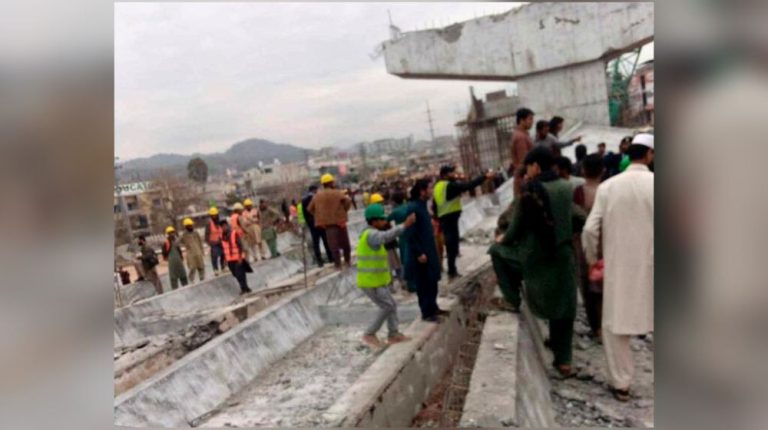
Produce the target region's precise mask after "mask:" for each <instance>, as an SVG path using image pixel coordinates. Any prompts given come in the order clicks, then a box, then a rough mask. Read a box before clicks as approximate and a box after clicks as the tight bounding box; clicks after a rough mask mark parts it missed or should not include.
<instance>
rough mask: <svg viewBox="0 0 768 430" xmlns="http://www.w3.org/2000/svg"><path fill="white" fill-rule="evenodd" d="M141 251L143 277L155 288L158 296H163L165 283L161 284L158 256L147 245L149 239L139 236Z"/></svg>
mask: <svg viewBox="0 0 768 430" xmlns="http://www.w3.org/2000/svg"><path fill="white" fill-rule="evenodd" d="M139 251H140V252H141V257H140V260H141V269H142V272H141V273H142V276H143V277H144V279H146V280H147V281H149V282H151V283H152V285H154V286H155V292H157V294H163V283H162V282H160V276H158V275H157V265H158V263H159V261H157V254H155V250H154V249H152V247H151V246H149V245H147V238H145V237H144V236H143V235H142V236H139Z"/></svg>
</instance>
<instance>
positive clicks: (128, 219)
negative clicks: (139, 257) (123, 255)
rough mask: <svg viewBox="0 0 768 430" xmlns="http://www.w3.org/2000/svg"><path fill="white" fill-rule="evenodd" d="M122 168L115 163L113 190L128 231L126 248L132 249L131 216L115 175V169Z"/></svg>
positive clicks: (116, 158)
mask: <svg viewBox="0 0 768 430" xmlns="http://www.w3.org/2000/svg"><path fill="white" fill-rule="evenodd" d="M119 159H120V158H119V157H115V161H117V160H119ZM122 168H123V166H118V165H117V164H115V190H116V192H117V201H118V202H119V204H120V213H121V214H122V217H123V221H124V222H125V229H126V231H127V232H128V250H129V251H133V249H134V247H133V228H132V227H131V217H130V216H128V205H126V204H125V196H123V193H122V190H121V189H120V180H119V179H118V177H117V170H118V169H122Z"/></svg>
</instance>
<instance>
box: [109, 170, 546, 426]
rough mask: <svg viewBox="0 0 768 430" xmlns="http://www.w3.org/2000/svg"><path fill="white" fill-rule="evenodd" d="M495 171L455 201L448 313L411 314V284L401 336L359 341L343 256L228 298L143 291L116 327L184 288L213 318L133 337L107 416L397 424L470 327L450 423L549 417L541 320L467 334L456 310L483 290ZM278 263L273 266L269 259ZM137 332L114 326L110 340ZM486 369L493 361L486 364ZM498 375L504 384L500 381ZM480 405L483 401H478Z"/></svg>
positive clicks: (358, 300)
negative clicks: (308, 276)
mask: <svg viewBox="0 0 768 430" xmlns="http://www.w3.org/2000/svg"><path fill="white" fill-rule="evenodd" d="M504 185H505V186H504V187H502V188H500V189H499V190H497V193H496V195H490V196H483V197H481V198H476V199H473V200H471V201H470V202H468V203H467V204H465V207H464V214H463V216H462V224H461V226H460V228H461V231H462V236H463V237H467V238H469V239H468V240H469V241H470V243H467V244H466V245H462V253H463V255H464V256H463V257H462V258H460V259H459V261H458V262H459V264H460V271H461V272H462V273H464V274H465V276H464V277H463V278H460V279H459V280H458V281H456V282H453V283H452V284H450V286H448V285H446V284H447V283H441V297H440V298H439V303H440V306H441V307H442V308H444V309H448V310H450V315H449V316H447V317H446V318H445V320H444V321H442V322H441V324H432V323H426V322H423V321H421V320H420V318H418V316H419V311H418V306H417V305H416V304H415V298H414V297H410V298H409V299H403V298H401V299H400V305H399V316H400V319H401V330H402V331H404V332H405V333H406V334H407V335H409V336H411V337H412V340H411V341H409V342H404V343H402V344H397V345H392V346H389V347H387V348H386V349H384V350H383V351H377V352H373V351H370V350H369V349H367V348H366V347H364V346H362V345H361V343H360V340H359V337H360V335H361V333H362V331H363V329H364V324H365V323H366V322H367V321H368V320H369V319H370V315H371V312H372V307H371V304H370V303H368V301H367V298H365V297H364V296H363V295H362V294H361V293H360V292H359V291H358V289H357V288H356V286H355V279H354V276H355V272H354V270H346V271H343V272H334V273H332V274H330V275H327V276H323V277H321V278H319V279H316V280H315V281H314V282H311V284H312V287H311V288H309V289H303V288H301V289H299V290H296V291H287V292H284V293H282V294H274V295H272V296H269V297H266V296H265V297H262V298H254V299H253V300H252V301H251V302H248V301H245V302H241V303H235V304H233V303H231V299H229V298H227V294H231V293H232V292H230V289H232V288H233V287H234V288H236V286H235V285H234V284H233V283H234V279H231V283H230V282H226V281H223V280H222V281H219V282H218V283H217V282H210V284H209V285H207V286H197V287H195V286H190V287H187V288H190V289H189V290H188V292H185V293H182V292H181V291H182V289H180V290H177V291H175V292H173V293H175V294H176V295H177V297H173V296H171V297H170V298H163V296H160V297H157V298H154V300H156V303H151V304H143V305H142V302H151V301H152V300H153V299H149V300H145V301H142V302H139V303H136V304H134V306H129V307H127V308H129V309H126V310H118V312H116V320H117V318H118V316H117V314H118V313H120V314H121V316H120V318H121V321H122V324H124V327H130V326H131V324H132V323H134V322H135V321H136V320H137V318H138V317H137V315H144V316H145V318H146V316H147V315H153V312H154V313H158V314H162V312H163V310H164V309H166V310H168V311H169V312H170V310H171V309H176V307H177V306H178V304H179V302H185V304H184V305H182V307H183V306H186V307H183V309H184V310H191V311H192V312H191V315H199V314H195V312H198V313H203V314H204V313H205V312H210V311H211V309H213V308H216V309H217V312H219V316H220V317H221V318H219V319H218V320H215V321H213V322H215V323H216V324H217V325H216V326H215V327H213V326H206V325H205V324H203V325H201V326H198V327H197V330H199V331H200V332H199V333H197V332H196V333H192V334H191V335H190V336H189V337H190V338H193V339H192V340H191V341H190V340H188V342H191V343H192V348H191V349H190V345H189V344H185V343H184V341H180V340H178V339H176V340H175V341H167V340H166V342H165V343H163V342H162V339H163V337H162V336H163V335H162V334H161V335H159V336H158V335H154V338H155V339H161V341H160V342H158V343H149V344H148V345H147V346H145V351H143V352H141V354H143V355H144V357H145V358H144V360H137V362H139V363H140V365H138V366H137V365H134V367H133V368H130V366H129V365H124V367H125V368H126V369H128V368H130V370H131V372H133V375H134V376H135V378H133V380H130V379H131V378H125V380H120V378H117V379H116V382H115V384H116V398H115V402H114V416H115V424H116V425H121V426H136V427H145V426H157V427H189V426H193V427H195V426H202V427H220V426H235V427H277V426H294V427H310V426H323V427H340V426H343V427H368V426H373V427H409V426H411V425H412V421H413V418H414V417H415V416H416V415H417V414H418V413H419V412H420V410H421V409H422V407H423V405H424V404H425V402H426V401H427V399H428V398H429V396H430V394H431V393H432V391H433V389H434V388H435V387H436V385H437V384H438V383H439V382H440V380H441V379H442V378H444V377H445V375H447V374H450V372H451V371H453V370H454V367H453V366H454V364H455V363H456V362H457V358H458V357H459V355H460V353H461V352H462V351H463V350H466V343H467V341H468V340H471V341H472V342H475V347H474V348H475V350H476V351H477V356H476V360H477V365H475V357H473V358H472V360H471V362H472V365H474V369H472V370H471V378H470V379H469V381H467V382H468V386H467V387H466V388H464V392H462V394H461V396H459V397H458V398H460V400H459V402H458V406H456V405H453V407H454V409H455V408H456V407H458V410H459V412H458V415H457V416H454V421H455V422H456V423H457V425H458V426H459V427H501V426H551V425H553V423H554V421H553V419H551V417H552V413H551V400H550V399H549V386H548V385H547V383H548V380H547V376H546V372H545V370H544V367H543V364H542V361H541V359H540V358H539V357H538V352H537V350H536V345H537V336H538V337H540V333H538V332H537V331H536V330H534V331H533V332H532V331H531V329H530V328H529V327H528V324H527V322H526V321H525V319H524V318H521V319H518V318H517V316H516V315H515V316H513V315H511V314H508V315H507V314H505V315H503V316H502V318H499V317H498V316H496V315H493V316H491V317H489V320H488V321H490V324H487V323H486V325H485V327H483V325H482V324H480V325H479V328H480V329H481V330H482V340H481V341H480V342H479V343H477V340H472V339H470V338H471V337H472V336H470V334H471V333H470V331H471V330H472V328H471V327H472V326H475V327H477V324H470V321H469V318H478V315H477V314H478V313H477V312H476V309H475V307H477V306H478V304H479V303H485V302H487V300H488V299H489V298H490V297H491V295H493V294H494V290H495V277H494V274H493V270H492V267H491V264H490V261H489V257H488V256H487V254H485V249H487V241H488V240H492V239H491V238H492V234H491V233H490V231H492V228H493V227H495V219H496V216H497V214H498V213H499V212H500V210H501V208H500V207H499V205H498V202H500V201H504V200H505V199H507V198H511V197H505V195H506V194H509V195H510V196H511V186H510V183H509V182H508V183H506V184H504ZM363 228H364V223H363V222H362V221H360V220H355V222H352V223H350V225H349V231H350V236H351V237H352V238H356V236H357V235H358V234H359V233H360V232H361V231H362V229H363ZM473 241H474V242H481V246H475V245H473V244H472V242H473ZM355 242H356V240H354V241H353V243H355ZM483 243H484V244H483ZM278 260H279V259H278ZM286 260H290V259H286ZM271 261H277V260H270V262H271ZM273 264H275V265H278V264H283V263H273ZM285 264H290V263H285ZM281 267H282V266H281ZM280 270H284V269H275V272H279V271H280ZM282 273H283V274H285V270H284V271H283V272H282ZM229 278H231V277H229ZM201 284H202V283H201ZM276 284H277V282H276V281H275V280H274V278H271V279H270V280H265V281H264V287H263V288H267V286H269V287H270V288H271V287H273V286H274V285H276ZM198 285H199V284H198ZM193 287H194V288H193ZM193 292H194V293H193ZM236 292H237V291H235V293H236ZM173 293H170V294H173ZM185 295H188V297H184V296H185ZM164 296H165V295H164ZM192 296H194V297H192ZM185 299H186V300H185ZM228 300H229V301H228ZM214 303H215V306H214ZM222 304H223V306H222ZM136 305H139V306H138V307H136ZM131 308H133V309H131ZM176 315H177V316H178V315H182V316H183V317H180V318H176V319H173V318H172V320H173V321H174V323H175V324H179V325H182V324H191V325H192V326H194V324H193V323H194V321H195V320H194V317H192V316H190V314H189V313H188V314H186V315H185V314H184V313H183V312H180V311H178V310H176ZM485 316H486V315H485V313H484V314H483V318H485ZM209 317H210V315H209ZM184 318H188V319H186V320H185V319H184ZM197 321H204V319H203V320H197ZM208 322H209V323H210V322H211V321H210V319H209V320H208ZM475 330H477V328H475ZM159 331H160V332H162V330H159ZM146 333H147V330H146V329H144V331H143V332H139V334H140V335H141V336H144V338H146ZM131 336H134V337H133V338H132V337H131ZM141 336H137V335H136V334H131V332H130V329H127V330H123V331H121V337H120V340H121V343H120V344H121V345H125V342H124V340H125V339H134V340H135V339H139V338H141ZM195 336H198V337H199V338H201V339H202V340H201V339H197V340H198V341H201V342H202V346H199V345H194V341H195V339H194V337H195ZM206 336H208V338H206ZM473 336H475V337H476V335H473ZM500 336H501V338H500ZM504 336H506V337H504ZM151 337H152V336H150V338H151ZM499 339H501V340H499ZM116 340H118V336H117V329H116ZM499 343H503V344H504V345H507V346H506V347H505V348H504V349H505V351H503V352H504V354H500V351H499V350H498V349H497V348H495V346H498V344H499ZM116 345H118V344H116ZM489 345H490V346H489ZM482 369H486V371H485V373H483V372H481V370H482ZM487 369H497V373H494V372H490V373H489V372H488V371H487ZM478 372H480V373H478ZM465 373H467V371H465ZM126 374H128V373H126ZM465 379H466V378H465ZM502 382H503V384H501V383H502ZM500 384H501V385H503V386H507V387H508V386H509V385H511V386H512V388H510V389H505V390H501V391H499V390H498V386H499V385H500ZM489 387H491V388H492V387H497V390H496V391H495V392H494V391H493V389H491V388H489ZM489 390H490V391H489ZM489 405H490V406H493V407H495V408H496V409H493V408H491V409H490V410H489V408H488V406H489ZM498 411H503V413H502V412H498Z"/></svg>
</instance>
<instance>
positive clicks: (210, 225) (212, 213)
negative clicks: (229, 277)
mask: <svg viewBox="0 0 768 430" xmlns="http://www.w3.org/2000/svg"><path fill="white" fill-rule="evenodd" d="M208 216H209V217H210V218H209V219H208V222H207V223H206V224H205V241H206V243H208V247H209V248H210V250H211V266H212V267H213V276H219V274H220V273H221V272H222V271H224V268H225V267H226V262H225V259H224V249H223V248H222V247H221V238H222V231H221V226H220V225H219V209H217V208H216V207H212V208H210V209H209V210H208Z"/></svg>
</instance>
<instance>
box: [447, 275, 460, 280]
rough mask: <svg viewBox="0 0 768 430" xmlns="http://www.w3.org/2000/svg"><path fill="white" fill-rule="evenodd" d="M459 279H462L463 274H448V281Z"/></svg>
mask: <svg viewBox="0 0 768 430" xmlns="http://www.w3.org/2000/svg"><path fill="white" fill-rule="evenodd" d="M458 278H461V273H453V274H451V273H449V274H448V279H449V280H451V281H452V280H454V279H458Z"/></svg>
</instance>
